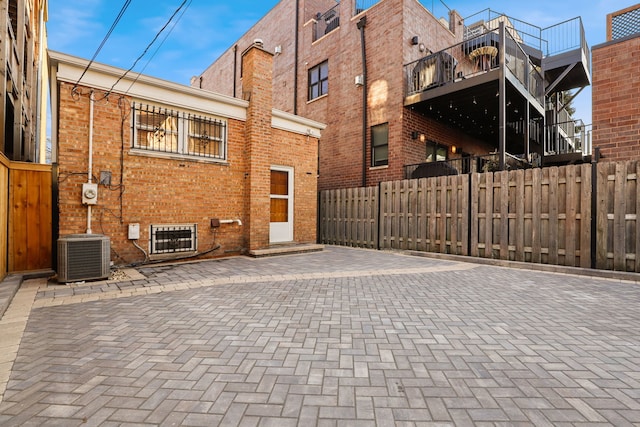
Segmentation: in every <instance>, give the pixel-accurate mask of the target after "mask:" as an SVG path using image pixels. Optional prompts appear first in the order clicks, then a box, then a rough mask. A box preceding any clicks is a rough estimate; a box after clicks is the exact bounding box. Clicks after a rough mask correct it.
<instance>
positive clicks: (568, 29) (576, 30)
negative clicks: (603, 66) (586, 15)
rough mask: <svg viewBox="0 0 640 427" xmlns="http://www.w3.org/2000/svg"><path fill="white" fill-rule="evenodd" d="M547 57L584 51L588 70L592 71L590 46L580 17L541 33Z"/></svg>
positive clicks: (548, 28) (545, 29)
mask: <svg viewBox="0 0 640 427" xmlns="http://www.w3.org/2000/svg"><path fill="white" fill-rule="evenodd" d="M541 35H542V38H543V47H544V54H545V56H553V55H558V54H561V53H564V52H569V51H572V50H575V49H582V51H583V52H585V56H586V58H587V69H591V55H590V54H589V45H588V44H587V38H586V37H585V35H584V27H583V26H582V18H580V17H579V16H578V17H576V18H573V19H569V20H567V21H564V22H561V23H559V24H556V25H552V26H550V27H547V28H544V29H543V30H542V32H541Z"/></svg>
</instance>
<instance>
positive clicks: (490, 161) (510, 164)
mask: <svg viewBox="0 0 640 427" xmlns="http://www.w3.org/2000/svg"><path fill="white" fill-rule="evenodd" d="M529 167H531V165H530V163H529V162H528V161H526V160H524V159H522V158H521V157H518V156H515V155H512V154H509V153H506V163H505V169H507V170H512V169H526V168H529ZM498 170H500V155H499V154H498V153H491V154H486V155H484V156H470V157H458V158H455V159H448V160H442V161H437V162H425V163H417V164H413V165H405V167H404V177H405V179H416V178H431V177H436V176H444V175H460V174H466V173H482V172H495V171H498Z"/></svg>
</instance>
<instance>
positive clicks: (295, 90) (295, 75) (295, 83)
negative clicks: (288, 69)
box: [293, 0, 300, 115]
mask: <svg viewBox="0 0 640 427" xmlns="http://www.w3.org/2000/svg"><path fill="white" fill-rule="evenodd" d="M295 28H296V34H295V37H294V47H293V50H294V56H295V59H294V60H293V64H294V65H293V114H295V115H297V114H298V59H299V58H298V45H299V42H300V40H299V38H300V36H299V34H300V0H296V25H295Z"/></svg>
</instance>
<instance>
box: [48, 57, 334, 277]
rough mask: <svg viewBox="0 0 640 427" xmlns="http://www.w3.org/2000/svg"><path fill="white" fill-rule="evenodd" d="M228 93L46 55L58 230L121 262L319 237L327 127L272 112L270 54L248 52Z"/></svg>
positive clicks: (240, 249)
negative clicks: (91, 237) (320, 165)
mask: <svg viewBox="0 0 640 427" xmlns="http://www.w3.org/2000/svg"><path fill="white" fill-rule="evenodd" d="M242 59H243V76H244V95H245V96H244V98H245V99H247V100H246V101H245V100H242V99H238V98H231V97H228V96H224V95H220V94H216V93H212V92H209V91H205V90H201V89H195V88H192V87H188V86H182V85H178V84H175V83H171V82H167V81H164V80H160V79H156V78H152V77H148V76H139V77H137V78H136V79H135V80H134V78H133V77H130V76H126V77H124V78H121V79H120V80H119V78H120V77H121V76H122V75H123V74H124V72H125V71H124V70H121V69H119V68H114V67H110V66H107V65H103V64H96V63H94V64H93V65H92V66H91V67H90V68H89V69H88V70H87V72H86V74H85V75H84V77H82V79H81V80H80V82H79V83H78V79H79V78H80V76H81V74H82V72H83V70H84V69H85V67H86V66H87V62H88V61H86V60H84V59H79V58H76V57H72V56H69V55H66V54H62V53H56V52H50V61H51V63H52V69H54V70H55V72H54V73H52V74H53V75H52V85H51V86H52V87H53V88H55V90H54V91H53V95H52V96H53V99H52V105H53V108H52V111H53V118H52V136H53V143H54V153H53V156H54V160H55V161H56V162H57V165H58V169H57V176H58V179H57V185H58V193H59V196H58V208H59V234H60V235H61V236H66V235H72V234H81V233H85V232H86V234H102V235H106V236H108V237H109V238H110V244H111V260H112V261H113V262H114V263H116V264H128V263H132V262H141V261H143V260H145V259H154V258H159V259H164V258H176V257H185V256H188V257H191V256H195V255H200V256H203V257H212V256H221V255H226V254H238V253H245V252H251V251H257V250H260V249H263V248H268V247H269V245H270V244H273V243H276V242H289V243H315V241H316V200H317V196H316V194H317V176H316V172H317V146H318V138H319V136H320V131H321V130H322V129H323V127H324V125H322V124H320V123H318V122H315V121H312V120H308V119H305V118H302V117H299V116H294V115H293V114H290V113H286V112H283V111H280V110H275V109H273V108H272V102H271V99H272V84H271V82H272V62H271V61H272V54H271V53H269V52H266V51H265V50H264V49H262V47H261V46H260V45H258V44H254V45H252V46H249V47H248V48H247V49H246V50H245V52H243V53H242Z"/></svg>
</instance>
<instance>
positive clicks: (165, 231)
mask: <svg viewBox="0 0 640 427" xmlns="http://www.w3.org/2000/svg"><path fill="white" fill-rule="evenodd" d="M150 235H151V251H150V252H151V255H158V254H171V253H176V252H193V251H195V250H196V248H197V224H185V225H152V226H151V233H150Z"/></svg>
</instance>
